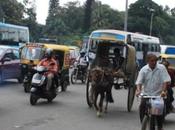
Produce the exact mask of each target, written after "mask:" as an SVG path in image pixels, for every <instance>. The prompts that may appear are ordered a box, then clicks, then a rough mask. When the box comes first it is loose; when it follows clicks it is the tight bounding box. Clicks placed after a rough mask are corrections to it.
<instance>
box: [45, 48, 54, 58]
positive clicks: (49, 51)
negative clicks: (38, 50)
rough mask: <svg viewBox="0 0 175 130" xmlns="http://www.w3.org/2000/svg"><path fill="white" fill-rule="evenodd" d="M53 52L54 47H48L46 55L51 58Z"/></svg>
mask: <svg viewBox="0 0 175 130" xmlns="http://www.w3.org/2000/svg"><path fill="white" fill-rule="evenodd" d="M52 53H53V50H52V49H50V48H48V49H46V52H45V57H46V58H49V59H50V58H51V57H52Z"/></svg>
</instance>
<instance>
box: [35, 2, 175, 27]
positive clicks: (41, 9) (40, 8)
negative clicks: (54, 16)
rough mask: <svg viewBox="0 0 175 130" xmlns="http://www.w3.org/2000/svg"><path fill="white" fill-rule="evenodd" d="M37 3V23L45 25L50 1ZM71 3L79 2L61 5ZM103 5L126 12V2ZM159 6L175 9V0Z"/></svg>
mask: <svg viewBox="0 0 175 130" xmlns="http://www.w3.org/2000/svg"><path fill="white" fill-rule="evenodd" d="M35 1H36V13H37V22H38V23H40V24H45V20H46V17H47V15H48V6H49V0H35ZM69 1H77V0H60V5H61V6H62V5H64V4H65V3H67V2H69ZM78 1H80V3H81V4H83V3H84V2H85V1H86V0H78ZM100 1H101V2H102V3H103V4H108V5H110V6H111V8H113V9H117V10H119V11H124V10H125V5H126V0H100ZM136 1H137V0H128V5H130V4H131V3H134V2H136ZM153 1H154V2H155V3H157V4H158V5H162V6H163V7H165V5H168V6H169V7H170V8H174V7H175V0H153Z"/></svg>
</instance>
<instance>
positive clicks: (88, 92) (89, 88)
mask: <svg viewBox="0 0 175 130" xmlns="http://www.w3.org/2000/svg"><path fill="white" fill-rule="evenodd" d="M91 98H92V86H91V82H90V81H89V78H88V80H87V84H86V101H87V104H88V106H89V107H92V105H93V101H92V99H91Z"/></svg>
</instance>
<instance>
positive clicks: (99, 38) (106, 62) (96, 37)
mask: <svg viewBox="0 0 175 130" xmlns="http://www.w3.org/2000/svg"><path fill="white" fill-rule="evenodd" d="M115 48H118V49H119V50H120V53H121V56H122V57H123V63H122V65H121V68H120V71H122V72H123V75H124V76H115V75H112V76H113V79H114V80H113V85H112V86H113V87H114V88H116V90H117V89H121V88H125V89H128V96H127V110H128V111H129V112H130V111H131V108H132V105H133V101H134V97H135V90H136V86H135V80H136V77H137V74H138V69H137V64H136V50H135V48H134V46H132V45H129V44H128V43H127V40H126V36H125V35H124V32H122V31H117V30H97V31H93V32H92V33H91V35H90V40H89V42H88V55H89V60H90V65H89V68H88V69H89V74H88V77H87V83H86V99H87V104H88V106H89V107H91V106H92V105H93V101H92V99H93V97H94V96H93V95H92V94H93V91H92V81H91V76H90V73H91V70H93V69H94V68H95V67H97V66H98V67H101V68H102V69H103V68H107V69H110V70H111V71H112V73H115V72H117V71H116V70H115V66H114V65H113V59H114V58H115V55H114V50H115ZM103 77H104V76H103ZM102 79H103V78H102Z"/></svg>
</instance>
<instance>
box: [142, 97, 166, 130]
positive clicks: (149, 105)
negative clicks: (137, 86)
mask: <svg viewBox="0 0 175 130" xmlns="http://www.w3.org/2000/svg"><path fill="white" fill-rule="evenodd" d="M139 97H140V98H141V99H142V101H143V100H145V104H146V106H145V108H146V109H145V110H144V116H143V119H140V120H141V123H142V124H141V130H155V128H156V123H157V124H158V122H156V119H157V118H158V116H159V118H161V120H162V123H163V121H164V117H165V113H166V112H165V111H166V107H165V102H164V99H165V97H161V96H150V95H143V94H140V95H139ZM139 112H141V111H139ZM141 114H142V113H140V118H141ZM161 115H162V116H161ZM160 116H161V117H160ZM157 130H159V129H158V128H157Z"/></svg>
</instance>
